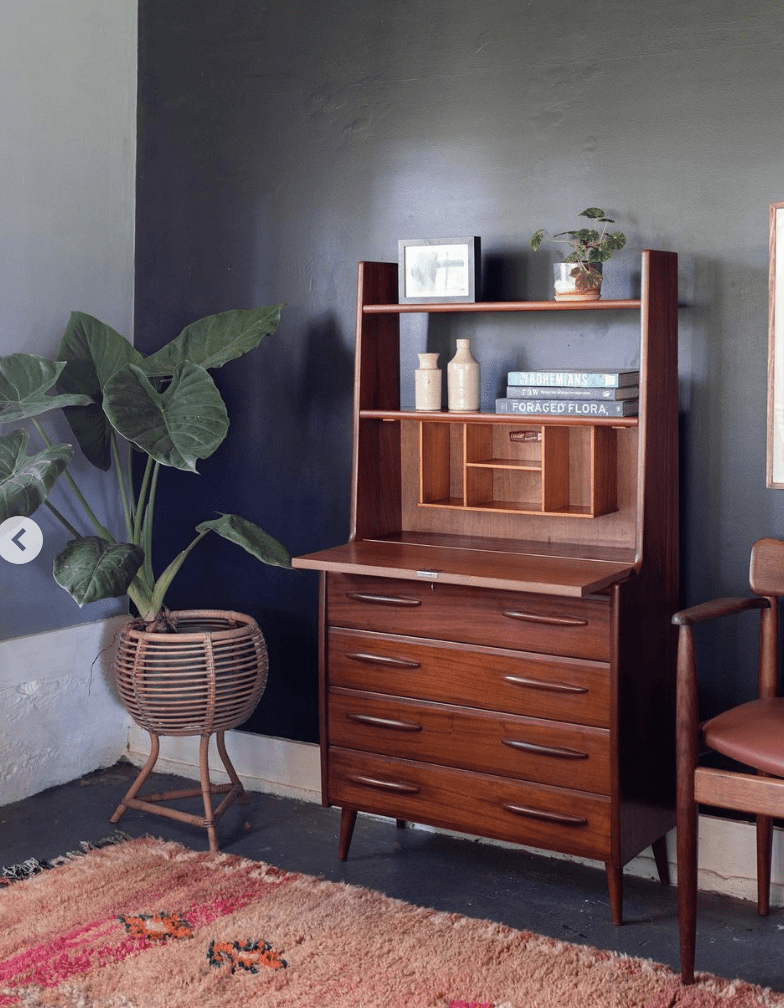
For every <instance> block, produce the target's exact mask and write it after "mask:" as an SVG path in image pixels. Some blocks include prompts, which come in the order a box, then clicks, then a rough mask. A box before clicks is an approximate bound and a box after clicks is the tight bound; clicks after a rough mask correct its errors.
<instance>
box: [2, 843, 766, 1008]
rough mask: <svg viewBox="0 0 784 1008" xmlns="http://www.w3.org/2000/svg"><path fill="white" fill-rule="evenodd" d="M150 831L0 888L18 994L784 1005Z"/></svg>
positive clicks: (742, 988) (212, 1005)
mask: <svg viewBox="0 0 784 1008" xmlns="http://www.w3.org/2000/svg"><path fill="white" fill-rule="evenodd" d="M699 981H700V982H699V983H697V984H696V985H695V986H693V987H686V988H684V987H682V986H681V984H680V980H679V979H678V977H677V976H676V975H675V974H674V973H673V972H672V971H671V970H670V969H668V968H666V967H664V966H662V965H659V964H656V963H653V962H649V961H647V960H641V959H634V958H630V957H627V956H622V955H617V954H615V953H613V952H603V951H600V950H597V949H593V948H590V947H588V946H579V945H570V944H567V943H565V942H560V941H556V940H554V939H549V938H543V937H541V936H539V935H535V934H532V933H531V932H526V931H516V930H514V929H513V928H509V927H507V926H505V925H502V924H497V923H493V922H491V921H483V920H473V919H471V918H468V917H462V916H460V915H458V914H448V913H441V912H437V911H434V910H428V909H426V908H422V907H416V906H412V905H410V904H407V903H403V902H401V901H399V900H394V899H390V898H388V897H386V896H383V895H381V894H380V893H376V892H373V891H371V890H368V889H363V888H359V887H356V886H349V885H344V884H341V883H334V882H325V881H322V880H319V879H314V878H310V877H308V876H305V875H299V874H296V873H291V872H285V871H282V870H280V869H278V868H274V867H272V866H271V865H267V864H264V863H262V862H255V861H248V860H246V859H242V858H238V857H234V856H232V855H228V854H222V853H216V854H210V853H206V852H205V853H199V852H195V851H190V850H187V849H186V848H184V847H181V846H179V845H177V844H173V843H165V842H163V841H158V840H154V839H150V838H144V839H140V840H131V841H128V842H122V843H119V844H117V845H116V846H107V847H103V848H101V849H99V850H93V851H89V852H88V853H86V854H84V855H80V856H78V857H75V858H73V859H72V860H70V861H67V862H66V863H65V864H61V865H59V866H58V867H55V868H52V869H51V870H46V871H41V872H40V873H38V874H34V875H32V876H30V877H26V878H22V879H21V880H20V881H17V882H14V883H13V884H10V885H7V886H5V887H3V888H2V889H0V1006H3V1008H194V1006H198V1008H237V1006H239V1005H241V1006H243V1008H610V1006H612V1008H784V995H783V994H778V993H776V992H774V991H770V990H765V989H762V988H759V987H755V986H753V985H751V984H747V983H744V982H742V981H739V980H735V981H730V980H720V979H717V978H715V977H710V976H708V975H706V974H703V975H701V976H700V978H699Z"/></svg>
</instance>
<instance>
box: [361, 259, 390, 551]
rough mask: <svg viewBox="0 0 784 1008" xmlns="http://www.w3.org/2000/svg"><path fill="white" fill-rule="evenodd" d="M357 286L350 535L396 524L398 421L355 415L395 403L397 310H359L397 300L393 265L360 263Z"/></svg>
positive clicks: (365, 535)
mask: <svg viewBox="0 0 784 1008" xmlns="http://www.w3.org/2000/svg"><path fill="white" fill-rule="evenodd" d="M357 290H358V293H357V327H356V347H355V351H354V446H353V470H352V488H351V535H350V538H351V539H352V540H353V539H365V538H370V537H373V536H379V535H385V534H387V533H390V532H396V531H398V530H399V529H400V524H401V500H400V471H401V466H400V424H399V422H397V421H385V420H375V419H374V420H371V419H362V417H361V416H360V411H361V410H368V409H386V410H397V409H399V408H400V330H399V321H398V316H397V315H365V314H364V313H363V310H362V309H363V307H364V305H366V304H395V303H396V302H397V265H396V264H395V263H373V262H362V263H360V264H359V270H358V284H357Z"/></svg>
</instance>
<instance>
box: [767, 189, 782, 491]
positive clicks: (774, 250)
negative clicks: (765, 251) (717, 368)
mask: <svg viewBox="0 0 784 1008" xmlns="http://www.w3.org/2000/svg"><path fill="white" fill-rule="evenodd" d="M768 261H769V267H768V269H769V272H768V464H767V484H768V486H769V487H777V488H778V489H782V490H784V203H771V205H770V232H769V260H768Z"/></svg>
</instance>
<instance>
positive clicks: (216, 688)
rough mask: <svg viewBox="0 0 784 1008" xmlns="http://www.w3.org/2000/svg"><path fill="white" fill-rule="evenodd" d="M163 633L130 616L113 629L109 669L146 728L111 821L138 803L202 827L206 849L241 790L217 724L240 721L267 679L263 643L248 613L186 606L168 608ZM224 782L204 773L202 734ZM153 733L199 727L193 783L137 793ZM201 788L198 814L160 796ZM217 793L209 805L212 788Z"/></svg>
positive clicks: (155, 742)
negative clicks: (212, 746)
mask: <svg viewBox="0 0 784 1008" xmlns="http://www.w3.org/2000/svg"><path fill="white" fill-rule="evenodd" d="M171 615H172V621H173V623H174V630H173V632H171V633H148V632H147V631H146V630H144V629H143V627H144V624H143V623H142V622H141V621H139V620H136V621H134V622H131V623H127V624H126V625H125V626H124V627H123V629H122V630H121V631H120V642H119V646H118V650H117V656H116V658H115V660H114V675H115V681H116V683H117V689H118V691H119V693H120V697H121V699H122V701H123V703H124V704H125V706H126V708H127V709H128V712H129V713H130V715H131V717H132V718H133V719H134V721H135V722H136V723H137V724H138V725H140V726H141V727H142V728H146V729H147V731H148V732H149V735H150V756H149V758H148V760H147V763H146V764H145V766H144V767H143V768H142V770H141V771H140V773H139V775H138V777H137V778H136V780H135V781H134V783H133V784H132V786H131V787H130V788H129V790H128V792H127V794H126V795H125V797H124V798H123V800H122V801H121V802H120V804H119V805H118V806H117V809H116V810H115V812H114V815H113V816H112V817H111V822H113V823H116V822H119V821H120V819H121V818H122V816H123V815H124V813H125V811H126V809H129V808H133V809H140V810H142V811H144V812H152V813H153V814H155V815H161V816H166V817H168V818H169V819H176V820H178V821H179V822H184V823H189V824H191V825H193V826H200V827H202V828H203V829H206V830H207V835H208V837H209V842H210V850H213V851H216V850H218V849H219V846H218V836H217V833H216V830H215V825H216V823H217V821H218V820H219V819H220V817H221V816H222V815H223V813H224V812H225V811H226V809H227V808H228V807H229V806H230V805H231V803H232V802H233V801H234V800H235V799H239V801H240V802H242V803H243V804H247V803H248V801H249V797H248V795H247V793H246V791H245V788H244V787H243V785H242V782H241V780H240V778H239V776H238V775H237V772H236V770H235V769H234V767H233V765H232V762H231V760H230V759H229V755H228V753H227V752H226V744H225V740H224V732H225V731H226V730H227V729H228V728H235V727H236V726H237V725H239V724H242V722H243V721H247V719H248V718H249V717H250V715H251V714H252V713H253V709H254V707H255V706H256V704H257V703H258V702H259V700H260V699H261V695H262V693H263V692H264V687H265V686H266V685H267V664H268V659H267V646H266V644H265V643H264V638H263V637H262V635H261V631H260V630H259V628H258V626H257V625H256V622H255V620H253V619H251V617H250V616H245V615H244V614H243V613H235V612H222V611H220V610H213V609H193V610H183V611H180V612H175V613H172V614H171ZM213 734H214V735H215V742H216V744H217V748H218V755H219V756H220V758H221V761H222V763H223V766H224V769H225V771H226V773H227V774H228V777H229V781H230V783H228V784H213V783H211V781H210V768H209V742H210V736H211V735H213ZM160 735H199V736H201V738H200V741H199V786H198V787H195V788H194V787H191V788H182V789H179V790H174V791H164V792H157V793H148V794H141V788H142V786H143V784H144V783H145V781H146V780H147V779H148V778H149V776H150V774H151V773H152V771H153V769H154V767H155V764H156V762H157V759H158V755H159V752H160V743H159V738H158V737H159V736H160ZM199 795H200V796H201V798H202V801H203V804H204V814H203V815H194V814H193V813H190V812H185V811H182V810H181V809H178V808H171V807H169V806H167V805H165V804H163V803H166V802H171V801H178V800H180V799H183V798H194V797H196V796H199ZM214 795H224V796H225V797H224V798H223V800H222V801H221V803H220V805H218V807H217V808H214V807H213V801H212V799H213V796H214Z"/></svg>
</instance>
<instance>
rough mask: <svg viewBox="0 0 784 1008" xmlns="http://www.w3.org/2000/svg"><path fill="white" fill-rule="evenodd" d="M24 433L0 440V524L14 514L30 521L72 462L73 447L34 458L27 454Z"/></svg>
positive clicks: (46, 451)
mask: <svg viewBox="0 0 784 1008" xmlns="http://www.w3.org/2000/svg"><path fill="white" fill-rule="evenodd" d="M28 441H29V436H28V434H27V431H24V430H18V431H12V432H11V433H10V434H6V435H5V436H4V437H0V522H4V521H5V520H6V518H11V517H12V516H14V515H22V516H23V517H25V518H29V517H30V515H31V514H33V512H34V511H35V510H36V509H37V508H38V507H39V506H40V505H41V504H43V502H44V501H45V500H46V497H47V495H48V493H49V491H50V490H51V489H52V487H53V486H54V484H55V482H56V481H57V479H58V477H59V476H60V475H61V474H62V473H63V471H64V470H65V467H66V466H67V465H68V463H69V462H70V461H71V458H72V456H73V448H72V447H71V446H70V445H67V444H61V445H53V446H52V447H51V448H45V449H44V451H42V452H38V454H37V455H29V456H28V455H27V453H26V450H27V443H28Z"/></svg>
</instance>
